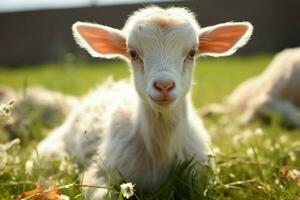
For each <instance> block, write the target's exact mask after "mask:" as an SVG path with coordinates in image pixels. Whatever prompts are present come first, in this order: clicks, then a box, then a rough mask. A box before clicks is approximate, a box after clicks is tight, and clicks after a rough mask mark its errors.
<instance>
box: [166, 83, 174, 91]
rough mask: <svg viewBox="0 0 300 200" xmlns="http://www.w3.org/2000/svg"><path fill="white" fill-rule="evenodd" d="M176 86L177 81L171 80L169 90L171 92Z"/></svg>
mask: <svg viewBox="0 0 300 200" xmlns="http://www.w3.org/2000/svg"><path fill="white" fill-rule="evenodd" d="M174 88H175V83H174V82H170V84H169V85H168V86H167V88H166V89H167V91H168V92H170V91H171V90H173V89H174Z"/></svg>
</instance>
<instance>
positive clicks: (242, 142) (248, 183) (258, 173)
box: [0, 55, 300, 200]
mask: <svg viewBox="0 0 300 200" xmlns="http://www.w3.org/2000/svg"><path fill="white" fill-rule="evenodd" d="M271 58H272V55H256V56H247V57H229V58H218V59H213V58H202V59H200V60H198V64H197V66H196V68H195V72H194V84H193V89H192V99H193V103H194V105H195V107H196V108H198V109H200V108H201V107H203V106H205V105H207V104H209V103H212V102H221V101H222V99H223V98H224V97H225V96H226V95H228V94H229V93H230V92H231V91H232V90H233V89H234V88H235V87H236V86H237V85H238V84H239V83H241V82H242V81H243V80H245V79H246V78H247V77H250V76H253V75H256V74H259V73H260V72H261V71H262V70H263V69H264V68H265V66H267V64H268V63H269V62H270V60H271ZM128 69H129V68H128V67H127V66H126V64H124V63H118V62H115V63H101V62H99V63H98V64H86V63H80V62H79V63H67V62H65V63H63V64H47V65H41V66H34V67H32V66H24V67H22V68H17V69H10V68H7V67H2V68H0V83H1V84H6V85H9V86H11V87H13V88H15V89H22V88H24V87H27V86H32V85H41V86H43V87H46V88H49V89H53V90H58V91H61V92H64V93H67V94H73V95H83V94H84V93H86V92H88V91H89V90H91V89H92V88H93V87H95V86H96V85H97V84H99V83H101V82H103V81H104V80H105V79H106V78H107V77H108V76H109V75H112V76H113V77H114V78H115V79H116V80H117V79H121V78H124V77H128V75H129V70H128ZM29 117H30V116H29ZM237 119H238V117H237V116H223V117H218V118H217V117H215V118H210V119H204V121H205V125H206V127H207V129H208V131H209V134H210V135H211V137H212V144H213V146H214V149H215V151H216V152H217V153H216V157H215V160H216V163H217V166H216V170H215V171H216V173H215V174H214V175H210V176H209V177H210V180H209V181H207V182H206V181H202V182H201V180H200V182H199V180H192V181H191V180H190V181H191V182H190V181H186V182H182V179H185V178H184V177H186V176H190V175H191V173H192V171H193V170H191V169H192V168H193V167H195V166H194V164H193V162H188V163H183V164H182V165H180V166H178V168H176V169H174V172H173V173H172V174H171V175H170V177H169V178H168V180H167V181H166V183H165V184H164V185H163V187H162V188H160V190H158V191H157V192H156V193H155V194H154V195H153V196H152V197H148V198H147V199H153V200H154V199H201V198H202V199H220V200H221V199H222V200H229V199H234V200H240V199H249V200H250V199H255V200H260V199H261V200H265V199H270V200H271V199H272V200H273V199H274V200H284V199H289V200H296V199H300V192H299V191H300V189H299V186H297V184H296V182H295V181H296V180H292V178H290V177H289V176H287V175H286V174H287V172H288V171H289V170H292V169H298V170H300V169H299V168H300V131H297V130H295V131H289V130H286V129H284V128H281V127H280V126H279V122H278V121H276V120H273V121H272V122H271V123H270V124H269V125H264V124H261V123H259V122H257V123H254V124H251V125H247V126H240V125H238V123H237V121H238V120H237ZM259 128H261V130H262V134H261V133H260V131H259ZM28 131H29V135H26V136H24V135H23V136H22V135H20V136H21V138H22V141H21V145H19V146H17V147H15V148H12V149H11V150H9V151H8V152H7V154H5V155H6V156H7V157H6V158H5V159H6V160H5V166H1V165H0V199H11V198H12V197H13V196H16V195H17V194H20V193H22V192H23V191H27V190H30V189H33V188H35V187H36V184H37V183H38V184H41V183H42V184H44V185H46V186H62V185H66V184H69V183H73V182H77V183H80V180H81V176H80V175H78V172H77V169H76V167H74V166H73V165H72V164H71V163H69V162H67V163H68V164H67V165H66V166H68V167H66V168H62V167H60V163H53V165H47V166H43V165H42V164H39V165H35V166H34V170H33V173H32V174H28V173H25V163H26V160H27V159H28V157H29V155H30V152H32V151H33V149H34V146H35V145H36V143H37V142H38V140H40V139H41V138H42V137H43V135H45V134H46V133H47V132H48V131H49V129H48V128H46V127H43V125H42V123H39V122H37V121H34V122H32V123H31V127H30V128H29V130H27V132H28ZM0 133H1V137H0V141H1V142H7V137H6V136H5V132H3V131H2V132H0ZM30 133H34V134H30ZM20 134H22V131H21V132H20ZM0 153H1V152H0ZM0 156H1V154H0ZM3 160H4V157H3V158H0V162H1V161H2V162H4V161H3ZM193 177H195V174H193ZM298 181H299V182H300V180H298ZM204 182H205V183H206V184H205V186H203V183H204ZM115 189H116V190H118V189H119V188H118V187H116V188H115ZM204 191H205V192H204ZM203 192H204V193H205V195H204V194H203ZM62 193H63V194H66V195H69V196H70V197H71V199H72V198H75V199H83V196H82V195H81V193H82V188H80V187H72V188H69V189H63V190H62ZM137 194H139V197H140V199H146V197H145V196H144V195H143V194H141V193H139V192H137ZM195 195H196V196H197V195H198V197H195ZM200 196H201V197H200Z"/></svg>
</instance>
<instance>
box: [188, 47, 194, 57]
mask: <svg viewBox="0 0 300 200" xmlns="http://www.w3.org/2000/svg"><path fill="white" fill-rule="evenodd" d="M195 54H196V50H195V49H192V50H190V52H189V54H188V58H189V59H193V58H194V57H195Z"/></svg>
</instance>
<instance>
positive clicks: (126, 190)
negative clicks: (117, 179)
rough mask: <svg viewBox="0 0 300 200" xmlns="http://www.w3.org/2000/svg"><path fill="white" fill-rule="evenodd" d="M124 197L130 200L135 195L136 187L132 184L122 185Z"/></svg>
mask: <svg viewBox="0 0 300 200" xmlns="http://www.w3.org/2000/svg"><path fill="white" fill-rule="evenodd" d="M120 187H121V193H122V195H123V197H125V198H126V199H129V198H130V197H132V196H133V194H134V185H133V184H132V183H130V182H129V183H123V184H121V185H120Z"/></svg>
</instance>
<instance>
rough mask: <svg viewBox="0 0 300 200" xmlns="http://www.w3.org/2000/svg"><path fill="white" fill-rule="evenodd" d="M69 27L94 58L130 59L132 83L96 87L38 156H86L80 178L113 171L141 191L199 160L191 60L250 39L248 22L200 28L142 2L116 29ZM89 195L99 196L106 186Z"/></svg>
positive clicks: (204, 148)
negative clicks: (180, 163)
mask: <svg viewBox="0 0 300 200" xmlns="http://www.w3.org/2000/svg"><path fill="white" fill-rule="evenodd" d="M72 29H73V33H74V36H75V39H76V42H77V43H78V44H79V45H80V46H81V47H82V48H84V49H86V50H87V51H88V52H89V53H90V54H91V55H92V56H94V57H103V58H114V57H121V58H123V59H125V60H126V61H128V62H129V63H130V65H131V71H132V76H133V82H134V86H135V88H134V87H133V86H132V85H131V84H128V83H126V82H124V81H120V82H117V83H112V82H109V83H106V84H104V85H103V86H101V87H99V88H98V89H97V90H95V91H94V92H93V93H92V94H90V95H88V96H87V97H86V98H85V100H83V102H82V103H81V104H80V106H78V107H77V108H75V109H74V111H73V112H72V113H71V114H70V115H69V117H68V118H67V119H66V121H65V122H64V123H63V124H62V125H61V126H60V127H59V128H57V129H56V130H54V131H53V133H51V134H50V135H49V136H48V137H47V138H46V139H45V140H44V141H43V142H42V143H41V144H40V145H39V146H38V150H39V152H40V155H41V156H59V157H62V156H63V155H64V154H65V153H67V154H69V155H71V156H72V157H73V158H74V159H75V160H77V161H78V162H79V163H81V164H87V163H88V162H87V161H90V162H89V165H90V167H89V169H88V170H87V172H86V173H85V178H84V183H87V184H97V185H101V184H102V185H105V182H106V177H105V176H106V173H107V171H108V170H109V171H113V172H116V171H117V172H119V173H120V174H121V175H122V177H123V178H125V180H126V181H132V182H134V183H136V184H138V186H139V187H140V188H141V189H142V190H144V191H145V192H151V191H153V190H154V189H155V188H157V186H159V185H160V183H161V182H162V181H163V180H164V178H165V177H166V176H167V174H168V172H169V170H170V168H171V165H172V164H173V163H174V161H175V160H178V161H183V160H186V159H188V158H191V157H194V158H195V159H197V160H198V161H199V162H201V163H205V162H206V160H207V156H208V154H209V153H210V150H209V138H208V136H207V133H206V130H205V128H204V127H203V124H202V122H201V120H200V119H199V118H198V116H197V114H196V112H195V110H194V108H193V106H192V104H191V102H190V100H189V98H188V95H187V93H188V91H189V89H190V86H191V77H192V71H193V66H194V60H195V57H197V56H201V55H210V56H215V57H217V56H227V55H230V54H232V53H234V52H235V51H236V50H237V49H238V48H239V47H241V46H243V45H245V44H246V43H247V41H248V40H249V37H250V35H251V33H252V29H253V28H252V25H251V24H250V23H248V22H238V23H225V24H219V25H216V26H211V27H207V28H203V29H200V26H199V25H198V23H197V21H196V20H195V17H194V15H193V14H192V13H191V12H190V11H188V10H187V9H184V8H175V7H172V8H168V9H163V8H159V7H148V8H144V9H141V10H139V11H137V12H135V13H134V14H133V15H131V16H130V17H129V19H128V21H127V22H126V24H125V26H124V28H123V29H122V30H118V29H114V28H111V27H107V26H104V25H98V24H91V23H83V22H77V23H75V24H74V25H73V27H72ZM95 154H97V157H95V158H96V159H93V160H91V159H90V158H91V156H94V155H95ZM87 194H88V196H89V197H90V198H91V199H101V198H102V197H103V195H105V194H106V190H105V189H95V190H89V191H88V192H87Z"/></svg>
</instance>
